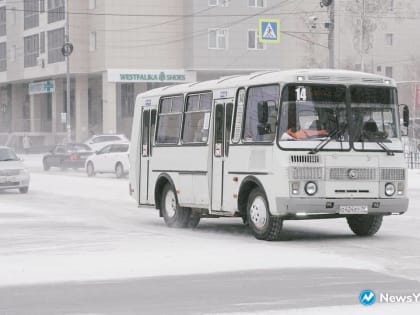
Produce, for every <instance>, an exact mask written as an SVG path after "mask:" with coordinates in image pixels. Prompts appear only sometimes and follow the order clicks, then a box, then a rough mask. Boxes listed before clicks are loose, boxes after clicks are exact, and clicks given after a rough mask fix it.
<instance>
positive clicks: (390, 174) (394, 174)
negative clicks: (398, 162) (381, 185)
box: [381, 168, 405, 180]
mask: <svg viewBox="0 0 420 315" xmlns="http://www.w3.org/2000/svg"><path fill="white" fill-rule="evenodd" d="M381 180H405V170H404V169H403V168H382V169H381Z"/></svg>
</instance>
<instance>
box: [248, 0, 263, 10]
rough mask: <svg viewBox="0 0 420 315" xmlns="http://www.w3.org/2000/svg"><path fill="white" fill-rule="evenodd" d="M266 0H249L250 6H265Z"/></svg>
mask: <svg viewBox="0 0 420 315" xmlns="http://www.w3.org/2000/svg"><path fill="white" fill-rule="evenodd" d="M266 2H267V1H266V0H248V7H249V8H265V6H266V5H267V3H266Z"/></svg>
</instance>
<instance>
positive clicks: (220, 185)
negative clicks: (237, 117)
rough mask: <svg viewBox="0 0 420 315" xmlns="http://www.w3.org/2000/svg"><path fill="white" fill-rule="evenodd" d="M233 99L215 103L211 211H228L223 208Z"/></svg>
mask: <svg viewBox="0 0 420 315" xmlns="http://www.w3.org/2000/svg"><path fill="white" fill-rule="evenodd" d="M232 109H233V99H222V100H216V101H215V107H214V116H213V117H214V128H213V144H212V146H213V154H212V155H213V169H212V195H211V210H214V211H227V210H228V209H224V208H223V192H224V186H225V179H224V178H225V173H226V170H225V163H226V159H227V157H228V156H229V139H230V129H231V123H232Z"/></svg>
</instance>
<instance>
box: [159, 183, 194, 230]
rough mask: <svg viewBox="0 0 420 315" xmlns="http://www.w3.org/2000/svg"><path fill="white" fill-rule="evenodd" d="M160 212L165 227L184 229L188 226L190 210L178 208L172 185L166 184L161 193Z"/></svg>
mask: <svg viewBox="0 0 420 315" xmlns="http://www.w3.org/2000/svg"><path fill="white" fill-rule="evenodd" d="M160 204H161V211H162V215H163V219H164V221H165V223H166V225H167V226H169V227H178V228H185V227H187V225H188V222H189V219H190V215H191V209H190V208H183V207H180V206H179V204H178V199H177V198H176V193H175V190H174V188H173V187H172V185H170V184H166V185H165V187H164V188H163V191H162V200H161V203H160Z"/></svg>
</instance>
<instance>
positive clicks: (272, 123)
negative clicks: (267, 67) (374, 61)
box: [242, 85, 280, 143]
mask: <svg viewBox="0 0 420 315" xmlns="http://www.w3.org/2000/svg"><path fill="white" fill-rule="evenodd" d="M279 94H280V88H279V86H278V85H265V86H255V87H250V88H249V89H248V97H247V100H246V109H245V118H244V119H245V123H244V131H243V139H242V140H243V141H244V142H249V143H251V142H266V143H270V142H273V140H274V138H275V130H276V122H277V116H278V99H279ZM260 103H265V104H266V107H267V121H266V122H264V124H263V125H262V126H261V125H260V123H259V117H258V107H259V106H258V104H260Z"/></svg>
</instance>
